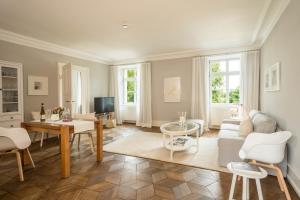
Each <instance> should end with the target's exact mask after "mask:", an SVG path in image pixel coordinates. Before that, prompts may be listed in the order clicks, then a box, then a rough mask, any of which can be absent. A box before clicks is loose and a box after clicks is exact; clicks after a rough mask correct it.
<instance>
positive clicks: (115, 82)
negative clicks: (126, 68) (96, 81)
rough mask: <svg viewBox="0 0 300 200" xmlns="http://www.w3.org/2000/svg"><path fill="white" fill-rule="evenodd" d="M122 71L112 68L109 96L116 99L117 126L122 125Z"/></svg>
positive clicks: (115, 67)
mask: <svg viewBox="0 0 300 200" xmlns="http://www.w3.org/2000/svg"><path fill="white" fill-rule="evenodd" d="M119 79H120V69H119V67H118V66H112V67H111V70H110V82H109V96H111V97H115V118H116V121H117V124H122V118H121V113H120V89H121V88H120V86H121V82H120V80H119Z"/></svg>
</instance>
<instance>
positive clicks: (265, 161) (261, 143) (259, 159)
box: [239, 131, 292, 200]
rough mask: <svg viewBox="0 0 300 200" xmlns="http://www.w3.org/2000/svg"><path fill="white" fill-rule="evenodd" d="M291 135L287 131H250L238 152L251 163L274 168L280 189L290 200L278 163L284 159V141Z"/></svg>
mask: <svg viewBox="0 0 300 200" xmlns="http://www.w3.org/2000/svg"><path fill="white" fill-rule="evenodd" d="M291 136H292V133H291V132H289V131H281V132H276V133H271V134H265V133H251V134H250V135H248V136H247V138H246V140H245V142H244V144H243V146H242V148H241V150H240V152H239V156H240V158H241V159H243V160H245V159H248V160H251V162H250V163H251V164H254V165H257V166H260V167H264V168H268V169H272V170H274V171H275V172H276V175H277V179H278V183H279V186H280V189H281V191H283V192H284V193H285V196H286V199H287V200H291V196H290V193H289V191H288V188H287V185H286V183H285V180H284V177H283V174H282V171H281V170H280V168H279V167H278V164H279V163H281V162H282V160H283V159H284V155H285V149H286V143H287V141H288V140H289V139H290V138H291Z"/></svg>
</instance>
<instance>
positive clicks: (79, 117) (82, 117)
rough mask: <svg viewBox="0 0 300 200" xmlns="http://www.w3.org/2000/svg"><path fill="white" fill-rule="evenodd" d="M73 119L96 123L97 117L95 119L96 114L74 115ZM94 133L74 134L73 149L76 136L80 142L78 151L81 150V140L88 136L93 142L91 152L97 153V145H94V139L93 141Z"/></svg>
mask: <svg viewBox="0 0 300 200" xmlns="http://www.w3.org/2000/svg"><path fill="white" fill-rule="evenodd" d="M73 119H77V120H88V121H95V120H96V117H95V113H88V114H74V115H73ZM93 133H94V131H84V132H80V133H74V134H73V136H72V141H71V148H72V146H73V143H74V140H75V137H76V135H77V136H78V142H77V149H78V151H79V150H80V139H81V135H88V137H89V138H90V140H91V143H90V144H91V150H92V151H93V152H95V145H94V139H93Z"/></svg>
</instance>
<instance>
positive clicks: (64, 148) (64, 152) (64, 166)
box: [60, 126, 71, 178]
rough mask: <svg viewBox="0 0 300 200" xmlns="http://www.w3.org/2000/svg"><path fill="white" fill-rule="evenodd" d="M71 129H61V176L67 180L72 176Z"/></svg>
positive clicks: (63, 127)
mask: <svg viewBox="0 0 300 200" xmlns="http://www.w3.org/2000/svg"><path fill="white" fill-rule="evenodd" d="M69 138H70V135H69V127H68V126H61V128H60V145H61V146H60V150H61V176H62V177H63V178H67V177H69V176H70V171H71V165H70V145H69Z"/></svg>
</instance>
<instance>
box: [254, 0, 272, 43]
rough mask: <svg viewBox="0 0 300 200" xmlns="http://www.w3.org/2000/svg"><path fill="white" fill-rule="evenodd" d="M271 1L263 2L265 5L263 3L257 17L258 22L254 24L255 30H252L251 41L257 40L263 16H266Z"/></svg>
mask: <svg viewBox="0 0 300 200" xmlns="http://www.w3.org/2000/svg"><path fill="white" fill-rule="evenodd" d="M271 3H272V0H267V1H266V2H265V5H264V7H263V9H262V11H261V13H260V16H259V18H258V22H257V24H256V28H255V30H254V32H253V35H252V43H255V42H256V40H257V36H258V33H259V32H260V30H261V28H262V25H263V22H264V20H265V17H266V15H267V13H268V10H269V8H270V6H271Z"/></svg>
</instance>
